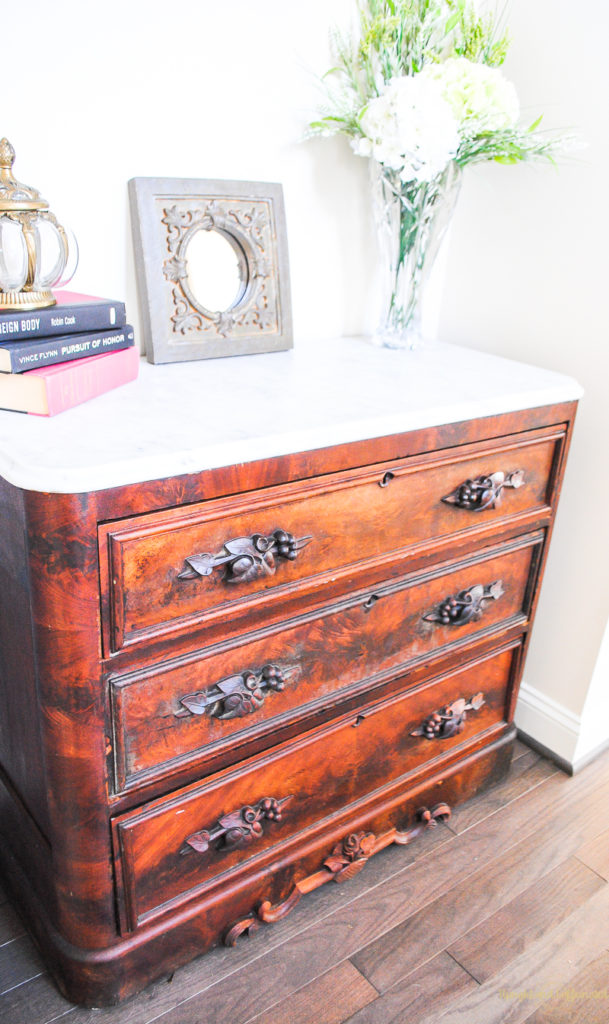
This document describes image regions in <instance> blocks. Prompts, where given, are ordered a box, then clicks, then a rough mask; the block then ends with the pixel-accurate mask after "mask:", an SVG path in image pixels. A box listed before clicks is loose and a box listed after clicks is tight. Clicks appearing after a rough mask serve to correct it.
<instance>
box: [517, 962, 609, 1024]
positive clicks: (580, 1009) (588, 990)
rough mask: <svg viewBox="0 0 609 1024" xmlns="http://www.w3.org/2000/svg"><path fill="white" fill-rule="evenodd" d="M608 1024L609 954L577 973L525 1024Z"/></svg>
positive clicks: (528, 1018)
mask: <svg viewBox="0 0 609 1024" xmlns="http://www.w3.org/2000/svg"><path fill="white" fill-rule="evenodd" d="M575 1021H576V1022H579V1024H607V1021H609V952H605V953H603V954H601V956H599V957H597V958H596V960H593V961H592V963H590V964H588V965H587V966H586V967H584V969H583V971H580V972H579V974H576V975H575V977H574V978H573V979H572V980H571V981H570V982H569V984H568V985H565V986H563V987H562V988H561V989H559V991H558V992H557V993H556V994H555V995H554V996H552V998H551V999H548V1000H547V1002H545V1003H544V1004H543V1006H541V1007H540V1008H539V1009H538V1010H536V1011H535V1012H534V1013H533V1014H532V1015H531V1016H530V1017H527V1019H526V1024H574V1022H575Z"/></svg>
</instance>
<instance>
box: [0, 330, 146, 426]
mask: <svg viewBox="0 0 609 1024" xmlns="http://www.w3.org/2000/svg"><path fill="white" fill-rule="evenodd" d="M139 364H140V354H139V351H138V349H137V348H136V347H135V346H133V347H131V348H126V349H123V350H122V351H119V352H107V353H104V354H103V355H99V356H87V357H86V358H85V359H76V360H74V361H73V362H71V363H57V364H55V365H54V366H43V367H40V368H39V369H37V370H28V371H27V372H26V373H18V374H15V373H10V374H9V373H0V408H3V409H14V410H16V411H18V412H29V413H33V414H35V415H38V416H56V415H57V413H60V412H63V411H64V410H65V409H71V408H72V407H73V406H75V405H80V404H81V403H82V402H88V401H89V399H90V398H96V397H97V396H98V395H103V394H104V393H105V392H106V391H111V390H112V388H116V387H118V386H119V385H120V384H127V383H128V382H129V381H131V380H135V378H136V377H137V375H138V371H139Z"/></svg>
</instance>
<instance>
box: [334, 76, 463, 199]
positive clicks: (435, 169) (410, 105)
mask: <svg viewBox="0 0 609 1024" xmlns="http://www.w3.org/2000/svg"><path fill="white" fill-rule="evenodd" d="M360 125H361V129H362V131H363V133H364V138H360V139H357V140H355V144H354V147H353V148H354V149H355V152H356V153H358V154H359V155H360V156H373V157H374V158H375V159H376V160H378V161H379V163H381V164H384V165H385V166H386V167H390V168H392V169H393V170H396V171H398V172H399V174H400V177H401V178H402V180H403V181H415V180H416V181H430V180H431V179H432V178H435V177H436V176H437V175H438V174H440V173H441V172H442V171H443V170H444V168H445V167H446V165H447V164H448V163H449V162H450V161H451V160H452V159H453V157H454V156H455V155H456V152H457V149H458V146H459V132H458V124H457V121H456V119H455V116H454V114H453V112H452V110H451V107H450V105H449V104H448V103H447V101H446V99H445V98H444V97H443V95H442V88H441V86H440V85H439V83H438V82H436V81H435V80H433V79H432V78H430V77H423V75H412V76H411V75H403V76H401V77H398V78H394V79H392V80H391V82H389V84H388V85H387V86H386V88H385V91H384V93H383V94H382V95H381V96H378V97H375V98H374V99H372V100H371V101H370V103H369V104H368V105H367V107H366V108H365V109H364V112H363V114H362V116H361V117H360Z"/></svg>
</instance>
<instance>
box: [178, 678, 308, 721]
mask: <svg viewBox="0 0 609 1024" xmlns="http://www.w3.org/2000/svg"><path fill="white" fill-rule="evenodd" d="M291 671H292V670H290V669H280V668H279V667H278V666H277V665H265V666H264V668H261V669H260V671H259V672H252V671H251V670H250V669H246V670H245V671H244V672H240V673H239V674H238V675H234V676H228V677H227V678H226V679H221V680H220V681H219V682H218V683H214V685H213V686H210V687H208V689H207V690H200V691H199V692H198V693H187V694H186V696H184V697H180V705H181V706H180V708H179V710H178V711H174V715H175V717H176V718H189V717H190V716H191V715H209V716H210V717H211V718H218V719H220V721H223V722H226V721H228V720H229V719H231V718H245V716H246V715H251V714H253V713H254V712H255V711H258V709H259V708H261V707H262V705H263V704H264V702H265V700H266V697H267V695H268V694H269V692H271V691H274V692H276V693H280V692H281V690H284V689H285V680H286V678H287V676H289V675H290V674H291Z"/></svg>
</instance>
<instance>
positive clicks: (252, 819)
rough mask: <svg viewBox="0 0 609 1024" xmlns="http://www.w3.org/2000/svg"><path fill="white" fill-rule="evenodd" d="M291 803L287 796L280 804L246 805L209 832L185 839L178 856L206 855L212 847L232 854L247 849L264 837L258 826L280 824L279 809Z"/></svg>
mask: <svg viewBox="0 0 609 1024" xmlns="http://www.w3.org/2000/svg"><path fill="white" fill-rule="evenodd" d="M291 799H292V797H291V796H286V797H284V798H283V800H276V799H275V798H274V797H270V796H266V797H263V799H262V800H259V801H258V803H256V804H253V805H252V806H251V807H250V806H249V805H246V806H245V807H240V808H239V810H238V811H231V812H230V814H225V815H224V817H222V818H220V820H219V821H218V822H217V823H216V824H215V825H214V826H213V827H212V828H210V829H203V830H202V831H201V832H195V833H194V834H193V835H192V836H188V839H185V840H184V846H183V847H182V849H181V850H180V853H191V852H192V851H193V850H194V851H195V852H196V853H206V852H207V850H209V847H210V846H211V845H212V843H216V849H217V850H234V849H235V848H236V847H237V846H247V845H248V844H249V843H253V842H255V840H256V839H260V837H261V836H263V835H264V830H263V828H262V824H261V822H263V821H281V818H282V814H281V811H282V808H283V807H285V805H286V804H287V802H288V800H291Z"/></svg>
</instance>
